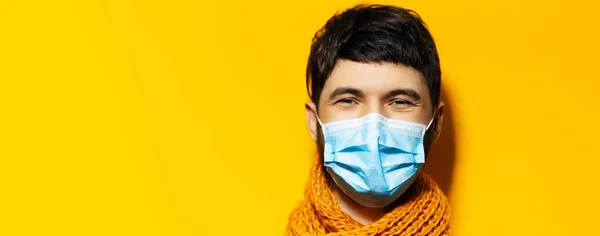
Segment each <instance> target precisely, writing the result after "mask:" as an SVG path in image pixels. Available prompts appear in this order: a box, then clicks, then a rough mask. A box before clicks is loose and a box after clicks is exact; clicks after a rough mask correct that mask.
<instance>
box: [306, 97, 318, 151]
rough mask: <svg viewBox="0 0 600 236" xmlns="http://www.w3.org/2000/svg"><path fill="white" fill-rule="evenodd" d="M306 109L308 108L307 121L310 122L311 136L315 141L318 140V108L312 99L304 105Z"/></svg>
mask: <svg viewBox="0 0 600 236" xmlns="http://www.w3.org/2000/svg"><path fill="white" fill-rule="evenodd" d="M304 109H305V110H306V122H307V124H308V131H310V136H311V137H312V139H313V140H315V142H316V141H317V124H318V122H317V109H316V106H315V103H314V102H312V101H308V102H306V104H305V105H304Z"/></svg>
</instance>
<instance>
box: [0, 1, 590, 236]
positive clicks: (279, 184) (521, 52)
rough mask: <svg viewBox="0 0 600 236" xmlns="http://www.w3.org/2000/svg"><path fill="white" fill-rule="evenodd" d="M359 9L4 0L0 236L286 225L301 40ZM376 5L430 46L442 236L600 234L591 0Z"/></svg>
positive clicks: (300, 99) (304, 169)
mask: <svg viewBox="0 0 600 236" xmlns="http://www.w3.org/2000/svg"><path fill="white" fill-rule="evenodd" d="M13 2H18V3H13ZM324 2H325V3H324ZM355 3H358V1H318V0H310V1H298V2H297V3H283V2H282V1H271V2H266V1H263V2H256V3H249V1H211V2H202V1H160V2H159V1H123V0H115V1H95V2H93V3H92V2H91V1H2V2H0V235H221V234H222V235H280V234H281V233H282V231H283V228H284V226H285V224H286V221H287V215H288V213H289V212H290V210H291V209H292V207H293V206H294V205H295V204H296V202H297V201H298V200H300V199H301V198H302V191H303V185H304V181H305V180H306V178H307V174H308V167H309V160H310V158H312V157H313V155H314V154H315V153H316V151H315V149H314V147H313V143H312V142H311V139H310V138H309V135H308V131H307V128H306V126H305V120H304V108H303V103H304V101H306V99H307V96H306V92H305V84H304V67H305V62H306V58H307V55H308V49H309V45H310V40H311V38H312V35H313V33H314V32H315V31H316V30H317V29H318V28H319V27H320V26H321V25H323V24H324V22H325V21H326V20H327V19H328V18H329V17H330V16H331V15H332V14H333V13H335V12H336V11H338V10H340V9H344V8H347V7H350V6H352V5H354V4H355ZM384 3H395V4H399V5H402V6H405V7H408V8H412V9H415V10H416V11H418V12H419V13H420V14H421V15H422V17H423V18H424V19H425V20H426V22H427V23H428V24H429V26H430V29H431V31H432V33H433V35H434V37H435V39H436V40H437V44H438V48H439V52H440V55H441V60H442V67H443V68H442V69H443V73H444V75H443V80H444V82H443V86H444V93H445V94H446V100H447V103H449V105H450V106H449V108H450V109H449V111H450V112H449V113H450V114H448V115H449V118H448V119H447V121H448V122H447V123H446V125H445V131H444V136H443V137H442V140H441V142H440V145H438V146H437V150H435V152H434V154H433V155H432V156H431V157H429V158H428V162H427V163H429V166H428V167H427V168H428V170H430V171H432V172H434V175H435V176H436V178H438V181H439V182H440V183H441V185H442V186H443V187H444V189H446V190H447V191H448V193H449V196H450V198H451V202H452V207H453V218H452V224H453V228H454V232H455V234H456V235H600V228H599V227H598V223H597V219H598V217H599V214H600V203H599V201H600V193H599V191H598V190H597V189H598V188H599V187H600V184H599V183H598V181H600V171H599V170H597V169H598V166H599V165H598V164H599V163H600V155H599V154H598V144H597V142H596V141H597V140H598V133H599V132H600V127H599V125H598V120H599V119H600V111H599V110H600V106H599V104H600V92H598V88H599V86H600V76H599V72H598V70H597V68H598V61H599V60H598V57H599V54H600V49H599V46H598V44H599V42H600V37H599V36H598V25H599V24H600V17H599V14H598V12H600V8H599V3H598V2H597V1H593V0H589V1H583V0H571V1H524V0H523V1H516V0H511V1H509V0H506V1H500V0H495V1H466V0H464V1H449V0H448V1H442V0H428V1H424V0H406V1H387V2H384ZM434 148H436V147H434ZM450 180H451V181H450ZM450 182H451V183H450Z"/></svg>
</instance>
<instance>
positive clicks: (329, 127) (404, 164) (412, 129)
mask: <svg viewBox="0 0 600 236" xmlns="http://www.w3.org/2000/svg"><path fill="white" fill-rule="evenodd" d="M317 120H318V121H319V124H321V127H322V130H323V136H324V139H325V147H324V153H323V154H324V164H325V167H326V170H327V172H328V173H329V174H330V175H331V177H332V179H333V180H334V182H335V183H336V184H337V186H338V187H339V188H340V189H342V191H343V192H344V193H345V194H346V195H348V196H349V197H350V198H352V199H354V200H355V201H356V202H358V203H360V204H362V205H364V206H368V207H384V206H386V205H388V204H390V203H392V202H393V201H394V200H396V199H397V198H398V197H400V195H402V193H404V192H405V191H406V189H408V187H409V186H410V185H411V184H412V183H413V181H414V180H415V179H416V178H417V176H418V173H419V171H420V169H421V167H422V166H423V164H424V163H425V150H424V147H423V137H424V136H425V131H427V129H428V128H429V126H430V125H431V122H432V121H433V118H431V120H430V121H429V124H428V125H427V126H425V125H422V124H417V123H412V122H407V121H400V120H392V119H388V118H386V117H384V116H382V115H380V114H378V113H370V114H367V115H366V116H364V117H362V118H358V119H352V120H343V121H336V122H331V123H327V124H323V123H321V120H319V118H318V117H317Z"/></svg>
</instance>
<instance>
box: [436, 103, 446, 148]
mask: <svg viewBox="0 0 600 236" xmlns="http://www.w3.org/2000/svg"><path fill="white" fill-rule="evenodd" d="M444 106H445V104H444V101H440V103H439V104H438V106H437V108H436V111H435V119H436V121H435V122H434V123H435V127H434V128H435V136H434V138H433V143H435V141H437V140H438V138H439V137H440V135H441V134H442V124H443V121H444Z"/></svg>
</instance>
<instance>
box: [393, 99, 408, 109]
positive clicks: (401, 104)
mask: <svg viewBox="0 0 600 236" xmlns="http://www.w3.org/2000/svg"><path fill="white" fill-rule="evenodd" d="M391 105H392V106H394V108H397V109H406V108H409V107H412V106H413V103H412V102H409V101H406V100H394V101H392V103H391Z"/></svg>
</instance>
